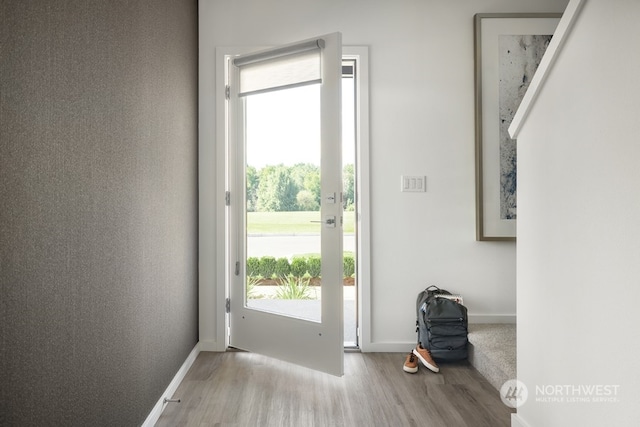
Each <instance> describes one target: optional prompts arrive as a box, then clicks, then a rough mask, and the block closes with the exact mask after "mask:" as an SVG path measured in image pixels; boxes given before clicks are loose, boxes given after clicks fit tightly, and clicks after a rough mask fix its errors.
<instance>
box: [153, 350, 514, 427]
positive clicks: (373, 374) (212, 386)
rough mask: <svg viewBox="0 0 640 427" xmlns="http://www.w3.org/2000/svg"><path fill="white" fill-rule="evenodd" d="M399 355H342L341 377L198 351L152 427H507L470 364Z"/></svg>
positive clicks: (505, 411)
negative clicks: (430, 364) (414, 367)
mask: <svg viewBox="0 0 640 427" xmlns="http://www.w3.org/2000/svg"><path fill="white" fill-rule="evenodd" d="M404 357H405V355H404V354H399V353H358V352H349V353H346V354H345V375H344V376H343V377H342V378H338V377H334V376H331V375H327V374H323V373H320V372H316V371H312V370H310V369H306V368H302V367H299V366H295V365H291V364H288V363H285V362H280V361H278V360H275V359H270V358H267V357H264V356H260V355H257V354H252V353H245V352H226V353H206V352H203V353H200V355H199V356H198V358H197V360H196V361H195V362H194V364H193V366H192V367H191V369H190V370H189V372H188V373H187V375H186V376H185V378H184V380H183V381H182V383H181V384H180V386H179V387H178V389H177V390H176V393H175V395H174V397H175V398H179V399H181V403H170V404H168V405H167V407H166V409H165V410H164V412H163V414H162V415H161V417H160V419H159V421H158V423H157V424H156V426H158V427H163V426H172V427H173V426H196V427H197V426H241V427H244V426H295V427H305V426H318V427H323V426H331V427H338V426H349V427H351V426H367V427H368V426H416V427H417V426H420V427H422V426H428V427H457V426H469V427H476V426H478V427H480V426H491V427H496V426H505V427H507V426H509V425H510V414H511V412H512V410H511V409H509V408H508V407H506V406H505V405H503V404H502V402H501V400H500V397H499V395H498V392H497V391H496V390H495V389H494V388H493V387H492V386H491V385H490V384H489V383H488V382H487V381H486V380H485V379H484V378H483V377H482V376H481V375H480V374H479V373H478V372H477V371H476V370H475V369H474V368H473V367H471V366H470V365H469V364H467V363H466V362H464V363H457V364H446V365H441V370H440V373H437V374H436V373H433V372H431V371H429V370H427V369H426V368H424V367H422V366H421V367H420V369H419V371H418V373H416V374H407V373H405V372H404V371H403V370H402V364H403V362H404Z"/></svg>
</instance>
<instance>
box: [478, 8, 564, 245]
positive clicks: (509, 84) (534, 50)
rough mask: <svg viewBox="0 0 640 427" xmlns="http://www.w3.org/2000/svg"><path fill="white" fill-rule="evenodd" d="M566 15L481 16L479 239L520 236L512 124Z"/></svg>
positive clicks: (510, 14) (479, 38) (479, 53)
mask: <svg viewBox="0 0 640 427" xmlns="http://www.w3.org/2000/svg"><path fill="white" fill-rule="evenodd" d="M561 16H562V15H561V14H556V13H545V14H541V13H536V14H524V13H482V14H477V15H475V19H474V34H475V40H474V42H475V115H476V117H475V119H476V120H475V121H476V135H475V144H476V240H483V241H484V240H493V241H514V240H515V239H516V217H517V147H516V141H515V140H513V139H511V138H510V136H509V132H508V129H509V125H510V124H511V120H512V119H513V116H514V114H515V113H516V111H517V110H518V107H519V105H520V101H522V98H523V96H524V94H525V92H526V91H527V88H528V87H529V83H530V82H531V79H532V78H533V75H534V73H535V71H536V69H537V67H538V65H539V64H540V61H541V59H542V56H543V55H544V52H545V50H546V48H547V46H548V45H549V42H550V41H551V37H552V36H553V33H554V31H555V29H556V26H557V25H558V22H559V21H560V17H561Z"/></svg>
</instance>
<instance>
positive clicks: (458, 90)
mask: <svg viewBox="0 0 640 427" xmlns="http://www.w3.org/2000/svg"><path fill="white" fill-rule="evenodd" d="M566 3H567V1H566V0H539V1H536V2H531V1H528V0H491V1H490V0H485V1H479V0H464V1H455V2H452V1H445V0H438V1H436V0H431V1H428V0H422V1H417V0H415V1H411V0H396V1H382V0H377V1H371V0H351V1H338V0H326V1H321V2H320V1H312V0H278V1H268V2H267V1H258V0H254V1H251V0H235V1H208V0H201V2H200V34H201V38H200V43H201V44H200V55H201V56H200V60H201V75H200V84H201V91H202V90H204V91H206V92H207V93H212V94H215V92H214V90H215V88H214V81H213V79H214V73H215V67H214V60H215V58H214V48H215V47H216V46H255V45H277V44H280V43H287V42H291V41H295V40H299V39H304V38H309V37H312V36H314V35H319V34H325V33H330V32H334V31H340V32H342V34H343V42H344V44H345V45H366V46H368V47H369V55H370V100H371V101H370V112H371V116H370V122H371V129H370V131H371V145H370V153H371V165H370V167H371V192H372V194H371V224H372V226H371V253H372V260H371V276H372V282H371V313H372V319H371V331H370V332H371V343H372V344H374V345H373V346H371V347H369V348H370V349H378V350H384V349H399V350H404V349H408V348H410V346H411V344H412V343H414V342H415V333H414V329H415V328H414V324H415V308H414V304H415V298H416V295H417V293H418V292H419V291H420V290H422V289H423V288H425V287H426V286H427V285H429V284H437V285H438V286H440V287H442V288H445V289H449V290H451V291H454V292H459V293H462V294H463V295H464V297H465V302H466V303H467V305H468V307H469V312H470V314H471V315H472V316H474V317H475V318H476V319H479V318H481V317H482V315H487V316H489V317H486V319H490V320H491V319H493V320H495V318H496V317H498V318H499V317H500V316H506V318H513V315H514V314H515V311H516V294H515V280H516V270H515V257H516V254H515V244H514V243H504V242H476V241H475V190H474V179H475V178H474V86H473V85H474V61H473V58H474V53H473V15H474V14H475V13H488V12H561V11H562V10H563V9H564V7H565V6H566ZM201 93H202V92H201ZM203 102H208V101H206V100H203V99H201V105H202V103H203ZM200 126H201V131H205V132H209V133H211V134H212V135H215V123H213V116H210V117H202V116H201V121H200ZM205 154H207V153H205ZM201 161H206V159H201ZM402 174H409V175H426V176H427V189H428V191H427V192H426V193H423V194H417V193H413V194H412V193H400V191H399V188H400V185H399V182H400V175H402ZM213 178H214V177H213V175H212V179H213ZM201 191H206V190H204V189H202V188H201ZM206 203H208V204H209V206H211V207H213V201H212V199H211V198H209V199H208V201H207V202H206ZM201 212H202V211H201ZM201 218H202V213H201ZM218 229H219V228H218ZM221 238H222V236H219V237H218V239H221ZM205 239H206V240H203V241H201V248H202V247H203V246H206V247H214V246H215V245H216V243H214V242H213V239H215V237H214V236H213V234H211V235H209V236H208V237H207V236H205ZM221 249H223V246H221V243H220V242H219V241H218V243H217V250H218V251H220V250H221ZM218 273H219V272H218ZM218 277H219V275H218ZM208 280H213V279H209V278H207V277H205V276H202V271H201V281H204V282H206V281H208ZM205 286H206V283H205ZM491 316H494V317H491ZM201 329H202V324H201Z"/></svg>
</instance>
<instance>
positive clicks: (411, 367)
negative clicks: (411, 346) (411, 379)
mask: <svg viewBox="0 0 640 427" xmlns="http://www.w3.org/2000/svg"><path fill="white" fill-rule="evenodd" d="M402 370H403V371H405V372H408V373H410V374H415V373H416V372H418V359H416V356H415V355H414V354H413V353H409V354H408V355H407V359H406V360H405V361H404V366H403V367H402Z"/></svg>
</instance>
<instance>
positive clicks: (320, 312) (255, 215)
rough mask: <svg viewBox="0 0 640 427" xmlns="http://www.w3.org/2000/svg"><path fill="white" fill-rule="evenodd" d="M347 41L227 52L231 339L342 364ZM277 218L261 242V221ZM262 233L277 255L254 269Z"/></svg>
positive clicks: (307, 360)
mask: <svg viewBox="0 0 640 427" xmlns="http://www.w3.org/2000/svg"><path fill="white" fill-rule="evenodd" d="M341 50H342V49H341V36H340V34H339V33H334V34H329V35H325V36H322V37H318V38H315V39H312V40H305V41H302V42H298V43H293V44H290V45H286V46H282V47H278V48H274V49H269V50H265V51H260V52H255V53H251V54H246V55H241V56H237V57H233V58H230V59H229V61H228V70H227V72H228V98H229V100H228V103H227V108H228V110H227V111H228V141H229V143H228V152H227V155H228V162H227V164H228V165H229V168H228V171H227V179H228V182H227V188H228V189H229V195H230V197H229V200H230V202H229V203H228V204H229V207H228V230H229V235H228V246H227V250H228V261H229V269H228V271H229V281H230V290H229V295H230V304H229V309H230V314H229V316H230V317H229V325H230V330H231V334H230V338H229V343H230V345H231V346H232V347H236V348H240V349H243V350H247V351H251V352H255V353H260V354H264V355H267V356H271V357H274V358H278V359H281V360H285V361H289V362H292V363H296V364H299V365H302V366H306V367H309V368H313V369H316V370H320V371H324V372H327V373H331V374H334V375H342V374H343V365H344V364H343V353H344V347H343V346H344V339H343V253H342V242H343V241H342V238H343V236H342V221H343V218H342V158H341V157H342V156H341V152H342V144H341V137H342V135H341V104H342V99H341V76H342V74H341V64H342V52H341ZM292 171H295V172H293V173H292ZM258 172H259V176H256V175H257V174H258ZM292 174H293V175H295V176H292ZM301 174H302V175H301ZM254 179H259V180H260V184H259V185H257V186H255V185H254V184H255V182H254ZM294 181H295V182H294ZM301 183H304V186H305V188H304V189H302V190H301V189H300V188H301V187H300V186H301V185H302V184H301ZM314 183H315V185H316V187H317V188H316V187H314ZM292 189H295V190H292ZM314 191H315V195H314ZM292 192H295V194H293V193H292ZM270 219H273V220H274V221H276V224H272V225H271V227H268V229H267V231H266V232H265V233H266V237H267V238H268V239H269V240H267V239H264V240H263V241H262V242H261V243H259V240H258V239H257V236H256V235H258V234H261V233H260V232H256V230H254V228H255V227H256V224H254V222H259V223H260V224H263V223H265V222H268V221H269V220H270ZM289 220H290V221H291V222H292V225H291V226H290V228H289V227H288V226H287V225H286V224H285V223H286V222H287V221H289ZM303 222H304V223H305V224H302V223H303ZM263 237H265V236H263ZM264 242H268V243H267V245H272V247H273V248H274V256H273V257H272V258H273V259H272V260H269V259H266V260H265V258H268V257H264V256H261V257H259V260H260V261H261V262H262V266H261V270H260V271H249V270H252V269H254V268H256V267H255V265H254V263H251V265H250V266H249V267H248V264H247V261H248V259H251V260H252V261H257V259H256V258H258V257H253V256H252V253H253V251H254V250H255V247H256V245H259V244H262V245H264ZM283 248H286V251H287V253H286V256H285V255H283V254H282V250H283ZM275 249H277V250H278V251H279V252H277V254H276V251H275ZM284 258H286V260H284ZM301 259H302V260H305V261H304V262H302V263H301V262H300V261H299V260H301ZM269 261H270V262H269ZM305 263H306V264H305ZM268 264H274V265H273V266H271V267H273V268H275V269H273V268H272V269H269V268H268V267H270V265H268ZM275 264H277V265H278V267H275ZM285 264H286V265H285ZM318 264H319V265H320V270H319V271H317V268H316V267H318ZM294 265H295V266H296V267H295V268H294ZM301 265H303V267H301V268H298V267H300V266H301ZM301 269H302V270H304V272H302V270H301ZM285 270H286V271H285ZM261 273H262V274H261ZM265 276H270V277H265Z"/></svg>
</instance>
